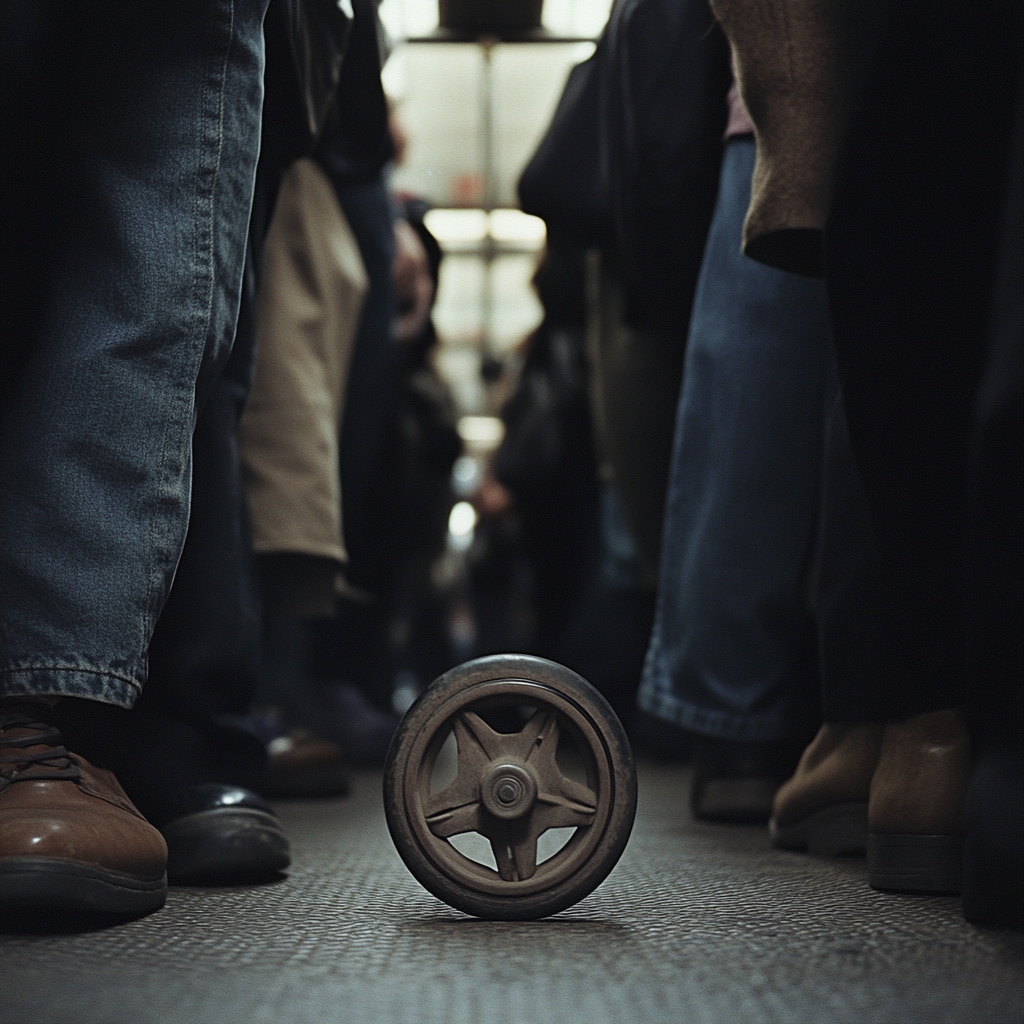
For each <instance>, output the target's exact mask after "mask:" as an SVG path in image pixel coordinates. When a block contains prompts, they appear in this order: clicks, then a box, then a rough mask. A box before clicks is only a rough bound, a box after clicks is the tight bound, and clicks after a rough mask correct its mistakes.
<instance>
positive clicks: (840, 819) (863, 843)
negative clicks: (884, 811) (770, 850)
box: [768, 801, 868, 857]
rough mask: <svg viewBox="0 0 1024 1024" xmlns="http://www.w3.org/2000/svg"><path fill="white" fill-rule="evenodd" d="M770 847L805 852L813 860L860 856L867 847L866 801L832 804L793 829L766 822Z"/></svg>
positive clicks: (799, 822) (810, 815)
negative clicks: (815, 858) (769, 834)
mask: <svg viewBox="0 0 1024 1024" xmlns="http://www.w3.org/2000/svg"><path fill="white" fill-rule="evenodd" d="M768 831H769V832H770V833H771V837H772V845H773V846H775V847H778V849H780V850H806V851H807V852H808V853H810V854H811V855H813V856H815V857H842V856H855V855H857V854H863V853H864V852H865V851H866V850H867V847H868V805H867V802H866V801H863V802H854V803H846V804H833V805H832V806H831V807H823V808H822V809H821V810H820V811H815V812H814V813H813V814H809V815H808V816H807V817H806V818H802V819H801V820H800V821H796V822H794V823H793V824H792V825H780V824H779V823H778V822H777V821H776V820H775V819H774V818H772V819H771V821H769V822H768Z"/></svg>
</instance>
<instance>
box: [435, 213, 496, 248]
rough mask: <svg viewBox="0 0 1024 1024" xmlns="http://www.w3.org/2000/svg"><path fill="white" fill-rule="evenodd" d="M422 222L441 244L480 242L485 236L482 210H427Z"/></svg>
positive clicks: (484, 219) (485, 223)
mask: <svg viewBox="0 0 1024 1024" xmlns="http://www.w3.org/2000/svg"><path fill="white" fill-rule="evenodd" d="M423 223H424V224H426V226H427V230H428V231H429V232H430V233H431V234H432V235H433V236H434V237H435V238H436V239H437V241H438V243H439V244H440V245H441V246H445V245H466V244H468V243H471V242H482V241H483V240H484V239H485V238H486V237H487V213H486V211H484V210H428V211H427V213H426V216H425V217H424V218H423Z"/></svg>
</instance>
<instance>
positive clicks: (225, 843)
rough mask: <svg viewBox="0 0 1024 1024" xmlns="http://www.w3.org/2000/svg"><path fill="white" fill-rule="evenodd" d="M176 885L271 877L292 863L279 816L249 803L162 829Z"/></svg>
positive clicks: (187, 818) (203, 813)
mask: <svg viewBox="0 0 1024 1024" xmlns="http://www.w3.org/2000/svg"><path fill="white" fill-rule="evenodd" d="M160 831H161V832H162V833H163V837H164V839H165V840H166V841H167V877H168V879H169V881H170V883H171V884H172V885H230V884H232V883H236V882H237V883H242V884H244V883H248V882H253V881H258V880H260V879H264V878H268V877H270V876H272V875H274V874H276V873H277V872H279V871H283V870H284V869H285V868H286V867H288V865H289V864H290V863H291V855H290V853H289V849H288V839H287V837H286V836H285V834H284V832H282V831H281V826H280V825H279V824H278V821H277V819H276V818H275V817H274V816H273V815H272V814H267V812H266V811H258V810H255V809H253V808H249V807H238V808H234V807H232V808H216V809H214V810H210V811H198V812H196V813H195V814H186V815H185V816H184V817H182V818H177V819H176V820H174V821H172V822H170V823H169V824H167V825H166V826H165V827H164V828H162V829H161V830H160Z"/></svg>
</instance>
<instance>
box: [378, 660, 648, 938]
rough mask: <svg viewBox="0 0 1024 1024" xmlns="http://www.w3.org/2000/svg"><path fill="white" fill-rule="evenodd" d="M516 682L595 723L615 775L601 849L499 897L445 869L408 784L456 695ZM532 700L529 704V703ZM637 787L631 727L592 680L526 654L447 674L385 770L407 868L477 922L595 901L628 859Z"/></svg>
mask: <svg viewBox="0 0 1024 1024" xmlns="http://www.w3.org/2000/svg"><path fill="white" fill-rule="evenodd" d="M500 680H515V681H523V682H528V683H535V684H540V685H541V686H543V687H546V688H548V689H550V690H553V691H555V693H556V694H558V695H559V696H560V697H562V698H563V699H566V700H568V701H569V702H571V703H572V704H573V705H574V706H575V708H576V710H577V711H578V712H579V713H581V714H582V715H583V716H584V717H585V718H586V719H587V720H588V721H589V723H590V724H591V725H592V727H593V728H594V730H595V732H596V733H597V735H598V737H599V738H600V741H601V743H602V744H603V748H604V751H603V753H604V756H605V758H606V761H607V764H608V767H609V775H610V778H611V793H610V813H609V815H608V818H607V821H606V822H605V824H604V828H603V834H602V835H601V837H600V839H599V841H598V843H597V845H596V847H595V848H594V850H593V851H592V853H591V854H590V856H589V857H588V858H587V859H586V861H585V862H584V863H583V864H582V865H581V867H580V868H579V869H578V870H577V871H575V873H574V874H572V875H571V876H570V877H568V878H565V879H562V880H561V881H559V882H556V883H555V884H554V885H553V886H552V887H551V888H549V889H545V890H543V891H541V892H537V893H533V894H530V895H515V896H508V897H505V896H495V895H493V894H490V893H484V892H480V891H479V890H477V889H474V888H472V887H470V886H468V885H465V884H463V883H462V882H460V881H458V880H456V879H453V878H452V877H450V876H449V875H448V874H446V873H445V872H444V871H442V870H441V869H440V868H439V867H438V866H437V864H436V863H435V862H434V860H433V859H432V858H431V857H430V856H429V854H428V853H427V852H426V851H425V850H424V848H423V847H422V845H421V843H420V841H419V839H418V838H417V836H416V834H415V831H414V829H413V827H412V825H411V823H410V821H409V818H408V812H407V810H406V799H405V792H404V781H403V780H404V779H405V777H406V770H407V768H408V763H409V756H410V751H411V749H412V747H413V744H414V742H415V741H416V740H417V738H418V737H419V735H420V733H421V732H422V730H423V729H424V728H427V727H429V726H430V723H431V722H432V721H434V723H435V725H436V728H434V729H433V730H432V731H433V732H434V733H436V732H437V731H438V729H439V728H441V727H443V725H444V722H445V720H444V719H443V718H440V719H439V718H437V715H438V712H439V711H441V709H442V708H443V706H444V705H445V704H446V703H448V702H449V701H450V700H451V699H452V698H453V697H454V696H456V695H458V694H460V693H461V692H462V691H463V690H465V689H467V688H468V687H470V686H474V685H476V684H478V683H482V682H492V681H500ZM525 703H526V702H525V701H524V704H525ZM636 801H637V782H636V769H635V766H634V763H633V755H632V751H631V750H630V746H629V741H628V739H627V738H626V733H625V730H624V729H623V728H622V725H621V723H620V722H619V720H618V718H617V717H616V716H615V712H614V711H612V709H611V706H610V705H609V704H608V702H607V701H606V700H605V699H604V697H602V696H601V694H600V693H599V692H598V691H597V690H596V689H594V687H593V686H591V685H590V683H588V682H587V681H586V680H585V679H583V678H582V677H581V676H579V675H577V674H576V673H575V672H573V671H571V670H570V669H567V668H565V666H563V665H558V664H556V663H555V662H552V661H547V660H546V659H544V658H537V657H534V656H532V655H526V654H501V655H490V656H488V657H484V658H477V659H476V660H474V661H469V662H466V663H465V664H463V665H460V666H458V667H457V668H454V669H452V670H451V671H449V672H447V673H445V674H444V675H443V676H441V677H440V678H439V679H438V680H437V681H436V682H434V683H433V685H432V686H430V688H429V689H427V690H426V691H425V692H424V693H423V694H421V695H420V697H419V698H418V699H417V701H416V702H415V703H414V704H413V705H412V707H410V708H409V710H408V711H407V712H406V714H405V717H404V718H403V719H402V721H401V723H400V724H399V726H398V729H397V731H396V732H395V736H394V738H393V740H392V742H391V747H390V749H389V750H388V756H387V761H386V762H385V767H384V811H385V816H386V818H387V823H388V830H389V831H390V833H391V838H392V840H393V841H394V843H395V846H396V848H397V850H398V853H399V855H400V856H401V858H402V860H403V861H404V862H405V865H406V867H408V869H409V870H410V871H411V872H412V874H413V876H414V877H415V878H416V879H417V880H418V881H419V882H420V884H421V885H423V887H424V888H425V889H427V891H428V892H431V893H433V895H434V896H436V897H437V898H438V899H440V900H442V901H443V902H444V903H447V904H448V905H449V906H451V907H454V908H455V909H456V910H461V911H463V912H464V913H466V914H471V915H473V916H474V917H480V918H485V919H489V920H498V921H529V920H536V919H538V918H542V917H548V916H550V915H551V914H557V913H558V912H559V911H562V910H565V909H566V908H567V907H571V906H573V905H574V904H576V903H578V902H579V901H580V900H582V899H584V897H586V896H589V895H590V893H592V892H593V891H594V890H595V889H596V888H597V887H598V886H599V885H600V884H601V883H602V882H603V881H604V880H605V878H607V877H608V875H609V873H610V872H611V870H612V868H614V867H615V865H616V863H617V862H618V860H619V858H620V857H621V856H622V853H623V851H624V850H625V848H626V843H627V842H628V841H629V835H630V832H631V830H632V827H633V820H634V818H635V816H636Z"/></svg>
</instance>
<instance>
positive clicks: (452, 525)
mask: <svg viewBox="0 0 1024 1024" xmlns="http://www.w3.org/2000/svg"><path fill="white" fill-rule="evenodd" d="M475 529H476V509H475V508H473V506H472V505H470V503H469V502H468V501H459V502H456V503H455V504H454V505H453V506H452V510H451V512H450V513H449V515H448V532H449V533H450V534H451V535H452V536H453V537H468V536H469V535H470V534H471V533H472V532H473V531H474V530H475Z"/></svg>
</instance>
